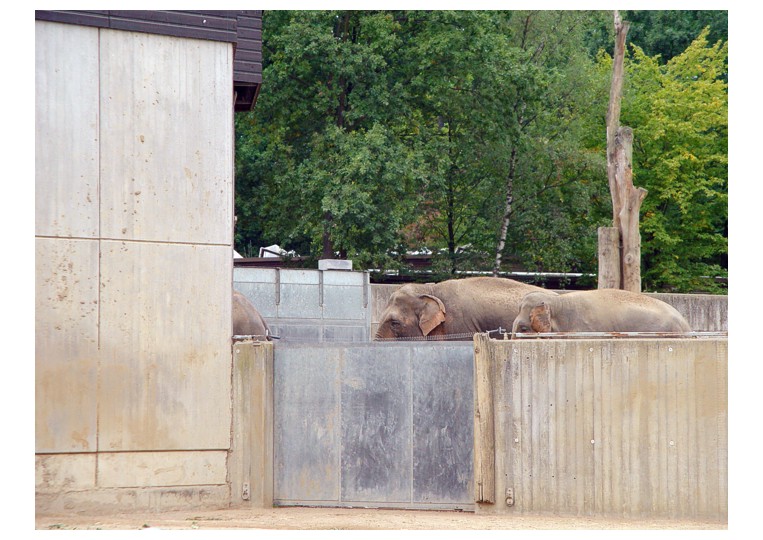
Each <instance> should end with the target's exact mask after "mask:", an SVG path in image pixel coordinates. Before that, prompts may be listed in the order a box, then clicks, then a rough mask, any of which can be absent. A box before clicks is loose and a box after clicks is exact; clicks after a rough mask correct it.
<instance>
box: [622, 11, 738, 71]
mask: <svg viewBox="0 0 763 540" xmlns="http://www.w3.org/2000/svg"><path fill="white" fill-rule="evenodd" d="M623 19H624V20H626V21H628V22H630V30H629V31H628V41H629V42H630V43H632V44H634V45H637V46H638V47H639V48H640V49H641V50H642V51H644V54H646V55H647V56H656V55H659V56H660V60H661V61H662V63H665V62H668V61H669V60H670V59H671V58H673V57H674V56H676V55H679V54H681V53H683V52H684V50H686V48H687V47H689V45H691V43H692V42H693V41H694V40H695V39H696V38H697V36H698V35H699V34H700V32H702V31H703V30H704V29H705V28H707V29H708V34H707V39H708V41H710V43H717V42H719V41H722V42H725V41H728V25H729V12H728V11H726V10H683V11H671V10H649V11H624V12H623Z"/></svg>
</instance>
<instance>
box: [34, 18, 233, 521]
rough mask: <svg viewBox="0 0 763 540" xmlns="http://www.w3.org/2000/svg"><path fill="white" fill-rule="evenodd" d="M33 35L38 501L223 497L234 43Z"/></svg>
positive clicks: (112, 34)
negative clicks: (34, 39) (232, 44)
mask: <svg viewBox="0 0 763 540" xmlns="http://www.w3.org/2000/svg"><path fill="white" fill-rule="evenodd" d="M35 25H36V26H35V38H36V42H35V66H36V68H35V69H36V71H35V84H36V89H35V91H36V92H35V95H36V110H35V128H36V129H35V133H36V136H35V173H36V176H35V244H36V288H35V294H36V300H35V332H36V339H35V349H36V351H35V383H36V387H35V414H36V421H35V426H36V427H35V451H36V454H37V455H36V471H37V477H36V492H37V508H38V510H56V509H59V510H60V509H67V510H77V509H85V508H86V507H88V506H90V507H92V506H101V507H103V508H114V509H119V510H121V511H127V510H130V509H132V508H160V507H161V508H171V507H188V506H200V505H222V504H227V502H228V500H229V488H228V485H227V480H226V474H227V466H226V459H227V454H228V450H229V447H230V426H231V410H230V406H231V343H230V336H231V321H230V319H231V316H230V313H231V294H230V291H231V282H232V224H233V140H232V130H233V126H232V122H233V104H232V98H231V96H232V76H231V74H232V46H231V44H229V43H220V42H212V41H201V40H191V39H181V38H172V37H167V36H157V35H151V34H144V33H133V32H120V31H115V30H107V29H97V28H88V27H81V26H76V25H70V24H58V23H50V22H43V21H37V22H36V23H35ZM181 263H182V264H181Z"/></svg>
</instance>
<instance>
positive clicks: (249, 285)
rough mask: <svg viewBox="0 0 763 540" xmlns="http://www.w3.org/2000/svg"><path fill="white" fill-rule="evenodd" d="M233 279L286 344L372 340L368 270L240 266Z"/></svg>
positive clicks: (236, 286) (235, 286) (235, 269)
mask: <svg viewBox="0 0 763 540" xmlns="http://www.w3.org/2000/svg"><path fill="white" fill-rule="evenodd" d="M233 281H234V283H233V286H234V288H236V289H237V290H239V291H241V292H242V293H243V294H244V295H245V296H246V297H247V298H249V300H251V302H252V303H253V304H254V305H255V306H256V307H257V309H258V310H259V311H260V313H261V314H262V316H263V317H264V318H265V319H266V320H267V322H268V325H269V326H270V328H271V330H273V333H274V334H275V335H277V336H279V337H281V338H282V340H283V341H284V342H285V341H289V340H291V341H305V340H312V341H314V342H316V343H322V342H332V341H343V342H361V341H363V342H365V341H368V340H369V335H370V334H369V323H370V310H371V308H370V305H369V283H368V274H367V273H365V272H348V271H332V270H311V269H272V268H267V269H265V268H242V267H239V268H234V274H233Z"/></svg>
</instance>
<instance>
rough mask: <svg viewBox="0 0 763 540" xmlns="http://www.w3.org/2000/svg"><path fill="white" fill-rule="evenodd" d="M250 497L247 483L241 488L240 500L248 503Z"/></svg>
mask: <svg viewBox="0 0 763 540" xmlns="http://www.w3.org/2000/svg"><path fill="white" fill-rule="evenodd" d="M249 497H250V493H249V482H244V486H243V487H242V488H241V498H242V499H244V500H245V501H248V500H249Z"/></svg>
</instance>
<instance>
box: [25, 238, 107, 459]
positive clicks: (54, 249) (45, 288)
mask: <svg viewBox="0 0 763 540" xmlns="http://www.w3.org/2000/svg"><path fill="white" fill-rule="evenodd" d="M35 259H36V263H35V450H36V451H37V452H45V453H52V452H93V451H95V450H96V440H97V434H96V429H97V410H98V407H97V386H98V378H97V377H98V354H99V353H98V241H96V240H66V239H49V238H37V239H35Z"/></svg>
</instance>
